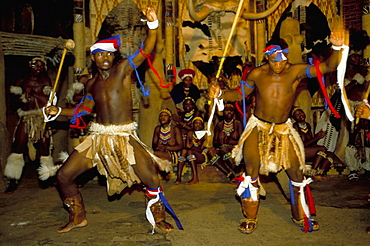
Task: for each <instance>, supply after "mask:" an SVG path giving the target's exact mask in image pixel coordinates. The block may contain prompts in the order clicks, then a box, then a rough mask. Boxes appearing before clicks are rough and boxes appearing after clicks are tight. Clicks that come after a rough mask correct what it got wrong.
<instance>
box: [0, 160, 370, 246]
mask: <svg viewBox="0 0 370 246" xmlns="http://www.w3.org/2000/svg"><path fill="white" fill-rule="evenodd" d="M26 168H28V171H27V172H25V175H24V177H23V179H22V181H21V183H20V186H19V188H18V190H17V191H16V192H15V193H14V194H12V195H7V194H3V193H1V194H0V215H1V223H0V245H2V246H7V245H16V246H23V245H27V246H33V245H63V246H64V245H89V246H95V245H96V246H100V245H104V246H105V245H107V246H113V245H129V246H139V245H175V246H181V245H187V246H192V245H240V244H249V245H264V246H268V245H288V246H289V245H300V244H304V245H318V244H320V246H324V245H336V246H339V245H369V242H370V235H368V234H366V232H365V228H366V227H368V226H370V210H369V207H368V206H367V195H368V194H369V193H370V189H369V187H370V181H369V180H365V179H363V178H362V179H360V181H359V182H357V183H352V182H349V181H347V179H346V177H345V176H343V177H331V180H330V181H328V182H315V183H312V184H311V185H310V187H311V188H312V193H313V195H314V198H315V202H316V209H317V218H316V219H317V220H318V221H319V222H320V224H321V229H320V230H319V231H317V232H312V233H303V232H301V231H300V229H299V228H298V227H297V226H295V225H294V224H293V223H292V222H291V220H290V206H289V204H288V202H287V200H286V199H285V198H284V196H283V195H282V193H281V191H280V190H279V189H278V186H277V185H276V183H275V182H267V183H264V187H265V189H266V191H267V196H266V199H265V200H262V201H261V204H260V210H259V226H258V228H257V230H256V231H255V232H253V233H252V234H250V235H245V234H242V233H240V232H239V231H238V230H237V226H238V225H239V220H240V219H242V214H241V209H240V204H239V203H238V200H237V199H236V198H235V193H234V188H235V185H233V184H228V183H211V182H200V183H199V184H196V185H185V184H180V185H174V184H173V180H170V181H168V182H166V181H163V187H164V190H165V195H166V197H167V199H168V201H169V203H170V204H171V206H172V208H173V210H174V211H175V212H176V214H177V216H178V217H179V218H180V220H181V222H182V224H183V226H184V230H178V229H175V230H174V231H172V232H164V231H161V230H160V229H158V230H156V233H155V234H151V233H150V231H151V227H150V225H149V223H148V222H147V221H146V218H145V202H144V195H143V192H142V191H141V187H140V186H136V187H134V188H132V189H128V190H127V191H126V193H125V194H124V195H123V196H121V197H107V195H106V190H105V187H104V185H102V184H101V182H99V181H98V180H97V179H93V180H90V181H89V182H87V183H86V184H85V185H84V186H83V188H81V189H80V191H81V193H82V195H83V198H84V201H85V207H86V211H87V218H88V221H89V224H88V226H87V227H85V228H78V229H74V230H72V231H71V232H69V233H66V234H58V233H56V230H57V229H58V228H59V227H60V226H63V225H64V224H65V223H66V222H67V220H68V214H67V212H66V211H65V210H64V209H63V207H62V203H61V200H60V198H59V195H58V192H57V189H56V188H55V187H51V188H42V186H43V185H41V187H40V183H38V181H37V177H36V171H35V167H32V166H31V167H26ZM167 218H168V220H167V221H168V222H170V223H173V224H174V221H173V219H172V218H171V217H170V215H168V217H167Z"/></svg>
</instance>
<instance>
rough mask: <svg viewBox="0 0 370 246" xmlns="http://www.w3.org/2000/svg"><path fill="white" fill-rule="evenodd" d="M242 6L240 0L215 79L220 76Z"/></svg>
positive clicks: (242, 1) (242, 3)
mask: <svg viewBox="0 0 370 246" xmlns="http://www.w3.org/2000/svg"><path fill="white" fill-rule="evenodd" d="M243 6H244V0H240V2H239V6H238V10H237V11H236V15H235V19H234V22H233V25H232V27H231V31H230V34H229V38H228V39H227V43H226V46H225V49H224V53H223V54H222V57H221V61H220V65H219V67H218V71H217V74H216V81H217V79H218V78H219V77H220V73H221V70H222V66H223V64H224V61H225V59H226V55H227V52H228V50H229V46H230V42H231V38H232V36H233V33H234V30H235V27H236V24H237V22H238V20H239V17H240V13H241V11H242V9H243Z"/></svg>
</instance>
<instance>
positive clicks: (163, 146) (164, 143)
mask: <svg viewBox="0 0 370 246" xmlns="http://www.w3.org/2000/svg"><path fill="white" fill-rule="evenodd" d="M171 118H172V112H171V111H170V110H169V109H167V108H166V109H162V110H161V111H160V113H159V123H160V124H159V125H158V126H156V127H155V129H154V133H153V141H152V148H153V151H154V154H155V155H156V156H158V157H161V158H164V159H167V160H169V161H172V163H173V164H177V162H178V155H179V152H180V151H181V150H182V146H183V145H182V136H181V131H180V129H179V128H178V127H177V126H175V125H172V124H171Z"/></svg>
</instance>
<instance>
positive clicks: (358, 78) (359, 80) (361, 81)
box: [352, 73, 365, 85]
mask: <svg viewBox="0 0 370 246" xmlns="http://www.w3.org/2000/svg"><path fill="white" fill-rule="evenodd" d="M352 79H353V80H356V81H357V83H358V84H360V85H362V84H364V82H365V78H364V76H362V75H361V74H360V73H356V74H355V76H353V78H352Z"/></svg>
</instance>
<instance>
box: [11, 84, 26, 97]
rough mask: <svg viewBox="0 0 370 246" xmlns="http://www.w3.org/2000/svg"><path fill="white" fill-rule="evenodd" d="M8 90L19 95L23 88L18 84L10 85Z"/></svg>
mask: <svg viewBox="0 0 370 246" xmlns="http://www.w3.org/2000/svg"><path fill="white" fill-rule="evenodd" d="M10 92H11V93H13V94H15V95H21V94H22V92H23V90H22V87H20V86H14V85H12V86H10Z"/></svg>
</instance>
